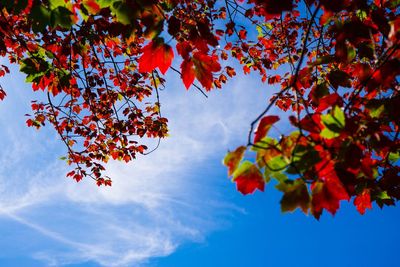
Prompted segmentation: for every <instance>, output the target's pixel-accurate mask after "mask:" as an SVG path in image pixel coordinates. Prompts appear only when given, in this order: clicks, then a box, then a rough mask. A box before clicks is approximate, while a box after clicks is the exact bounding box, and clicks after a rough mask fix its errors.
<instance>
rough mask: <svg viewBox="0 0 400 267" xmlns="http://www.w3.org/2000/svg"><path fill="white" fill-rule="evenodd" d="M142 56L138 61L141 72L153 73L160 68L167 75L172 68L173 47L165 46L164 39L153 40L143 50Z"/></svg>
mask: <svg viewBox="0 0 400 267" xmlns="http://www.w3.org/2000/svg"><path fill="white" fill-rule="evenodd" d="M142 52H143V54H142V56H141V57H140V58H139V59H138V64H139V72H141V73H146V72H152V71H153V70H154V69H155V68H157V67H158V68H159V69H160V71H161V73H162V74H165V73H166V72H167V70H168V69H169V67H170V66H171V63H172V59H173V58H174V52H173V50H172V47H171V46H169V45H167V44H165V43H164V41H163V40H162V39H160V38H159V39H157V40H152V41H151V42H150V43H148V44H147V45H146V46H145V47H143V49H142Z"/></svg>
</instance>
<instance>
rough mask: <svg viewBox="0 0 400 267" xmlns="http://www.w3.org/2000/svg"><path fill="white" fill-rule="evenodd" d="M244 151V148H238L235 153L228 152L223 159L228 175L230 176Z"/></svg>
mask: <svg viewBox="0 0 400 267" xmlns="http://www.w3.org/2000/svg"><path fill="white" fill-rule="evenodd" d="M245 151H246V147H245V146H240V147H238V148H236V149H235V151H232V152H228V153H227V154H226V156H225V158H224V161H223V163H224V165H225V166H227V167H228V175H229V176H231V175H232V174H233V173H234V171H235V170H236V168H237V167H238V165H239V162H240V161H241V160H242V158H243V155H244V152H245Z"/></svg>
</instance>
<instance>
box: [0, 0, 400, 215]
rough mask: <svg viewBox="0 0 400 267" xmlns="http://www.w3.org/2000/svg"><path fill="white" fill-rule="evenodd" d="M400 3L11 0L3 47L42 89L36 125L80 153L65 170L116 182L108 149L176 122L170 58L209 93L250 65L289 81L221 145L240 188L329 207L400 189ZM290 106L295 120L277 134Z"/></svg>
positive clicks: (130, 155) (306, 207)
mask: <svg viewBox="0 0 400 267" xmlns="http://www.w3.org/2000/svg"><path fill="white" fill-rule="evenodd" d="M399 4H400V1H398V0H337V1H329V0H280V1H272V0H248V1H240V0H219V1H217V0H196V1H189V0H160V1H157V0H75V1H64V0H16V1H8V0H1V1H0V10H1V14H0V55H1V56H2V57H7V58H8V60H9V62H10V63H16V64H18V65H19V66H20V70H21V71H22V72H23V73H25V74H26V81H27V82H29V83H31V84H32V89H33V90H34V91H39V92H42V93H43V94H45V95H46V99H47V100H46V101H32V113H33V114H32V115H31V116H30V117H29V118H28V120H27V125H28V126H30V127H34V128H40V127H42V126H44V125H45V124H46V123H47V124H51V125H52V126H53V127H54V128H55V130H56V131H57V133H58V134H59V136H60V138H61V140H62V142H63V143H64V144H65V146H66V147H67V155H66V157H65V158H64V159H65V160H66V162H67V163H68V164H70V165H72V166H73V167H72V168H73V169H72V170H71V172H69V173H68V174H67V176H70V177H72V178H73V179H75V180H76V181H80V180H81V179H82V178H84V177H91V178H93V179H94V180H95V181H96V183H97V184H98V185H111V180H110V178H109V177H105V176H103V174H102V171H104V166H103V165H104V163H107V162H108V161H109V160H110V159H114V160H123V161H125V162H129V161H131V160H133V159H134V158H135V157H136V155H137V154H138V153H139V154H146V153H148V152H149V149H148V148H147V147H146V146H145V145H144V143H143V142H142V140H143V138H144V137H148V138H156V139H158V140H160V139H161V138H164V137H166V136H167V135H168V128H167V122H168V121H167V118H164V117H163V116H162V115H161V109H160V103H159V102H160V101H159V97H158V90H159V88H161V87H163V85H164V83H165V76H164V75H165V74H166V72H167V71H173V72H175V73H176V74H177V75H179V76H180V77H181V79H182V82H183V84H184V86H185V87H186V88H187V89H190V88H192V89H196V90H199V91H200V92H202V93H203V94H204V93H205V91H209V90H213V89H215V88H222V87H223V84H224V83H226V82H227V80H228V79H231V78H232V77H234V76H235V75H236V72H237V71H239V69H237V68H236V69H235V68H234V67H233V66H238V65H240V66H241V67H240V68H241V69H242V71H243V72H244V73H245V74H250V73H255V74H257V75H259V77H260V79H261V81H262V82H263V83H264V84H265V89H269V88H271V87H275V88H279V89H278V90H277V92H276V93H275V94H274V96H273V97H272V98H271V99H266V107H265V109H264V110H263V111H260V115H259V116H258V117H257V118H255V119H254V120H253V121H252V123H251V125H250V131H249V135H248V137H247V142H246V143H245V144H244V145H243V146H239V147H238V148H236V149H235V150H233V151H232V152H229V153H228V154H227V155H226V157H225V159H224V164H225V165H226V166H227V167H228V175H229V176H232V180H233V181H234V182H235V183H236V185H237V189H238V190H239V191H240V192H241V193H243V194H249V193H253V192H254V191H255V190H256V189H259V190H261V191H263V190H264V187H265V185H266V184H267V183H269V182H270V180H271V179H275V180H276V183H277V185H276V188H277V189H278V190H280V191H282V192H283V197H282V200H281V208H282V211H293V210H295V209H296V208H300V209H301V210H302V211H304V213H309V212H310V213H311V214H312V215H313V216H314V217H316V218H319V217H320V215H321V214H322V212H323V210H327V211H328V212H330V213H332V214H335V212H336V211H337V210H338V209H339V204H340V201H341V200H350V199H352V198H353V199H354V205H355V206H356V208H357V210H358V211H359V212H360V213H361V214H364V212H365V210H366V209H367V208H371V205H372V202H376V203H377V204H378V205H379V206H380V207H383V206H384V205H394V204H395V202H396V201H397V200H398V199H399V198H400V177H399V172H400V166H399V158H400V149H399V147H400V142H399V132H400V128H399V126H400V125H399V122H400V109H399V108H398V107H399V106H400V94H399V91H400V87H399V79H398V75H399V74H400V59H399V57H400V52H399V49H398V48H399V45H400V44H399V36H400V18H399V16H398V15H399V9H398V7H399ZM172 63H176V64H177V65H180V67H174V64H172ZM8 72H9V69H8V68H7V66H6V65H1V66H0V76H3V75H5V74H6V73H8ZM5 89H7V88H5ZM271 90H272V89H271ZM4 97H6V90H4V89H3V88H0V99H3V98H4ZM275 106H276V107H278V108H279V109H280V110H281V111H282V112H280V115H279V116H278V115H277V114H271V108H272V107H275ZM243 108H244V109H246V108H251V107H243ZM282 114H285V116H286V115H287V116H286V117H287V118H283V119H285V120H287V121H288V123H289V122H290V124H291V126H292V129H293V131H290V132H289V133H281V135H280V136H279V137H277V136H274V135H271V134H269V131H270V129H271V128H277V126H276V125H275V124H276V123H277V122H278V121H279V120H281V119H282V117H284V115H282ZM244 138H245V137H244Z"/></svg>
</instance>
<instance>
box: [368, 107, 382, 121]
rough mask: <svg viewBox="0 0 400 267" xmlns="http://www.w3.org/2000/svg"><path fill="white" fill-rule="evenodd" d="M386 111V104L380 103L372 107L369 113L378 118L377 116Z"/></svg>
mask: <svg viewBox="0 0 400 267" xmlns="http://www.w3.org/2000/svg"><path fill="white" fill-rule="evenodd" d="M384 111H385V106H384V105H380V106H378V107H375V108H370V112H369V115H370V116H371V118H374V119H376V118H379V117H380V116H381V114H382V113H383V112H384Z"/></svg>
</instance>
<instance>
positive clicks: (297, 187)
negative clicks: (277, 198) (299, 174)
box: [276, 179, 311, 213]
mask: <svg viewBox="0 0 400 267" xmlns="http://www.w3.org/2000/svg"><path fill="white" fill-rule="evenodd" d="M276 188H277V189H278V190H280V191H282V192H283V193H284V195H283V197H282V200H281V210H282V212H287V211H294V210H295V209H296V208H301V210H302V211H303V212H304V213H308V209H309V207H310V200H311V198H310V195H309V194H308V189H307V185H306V184H305V182H304V181H303V180H302V179H296V180H294V181H292V180H286V181H283V182H281V183H280V184H278V185H277V186H276Z"/></svg>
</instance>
